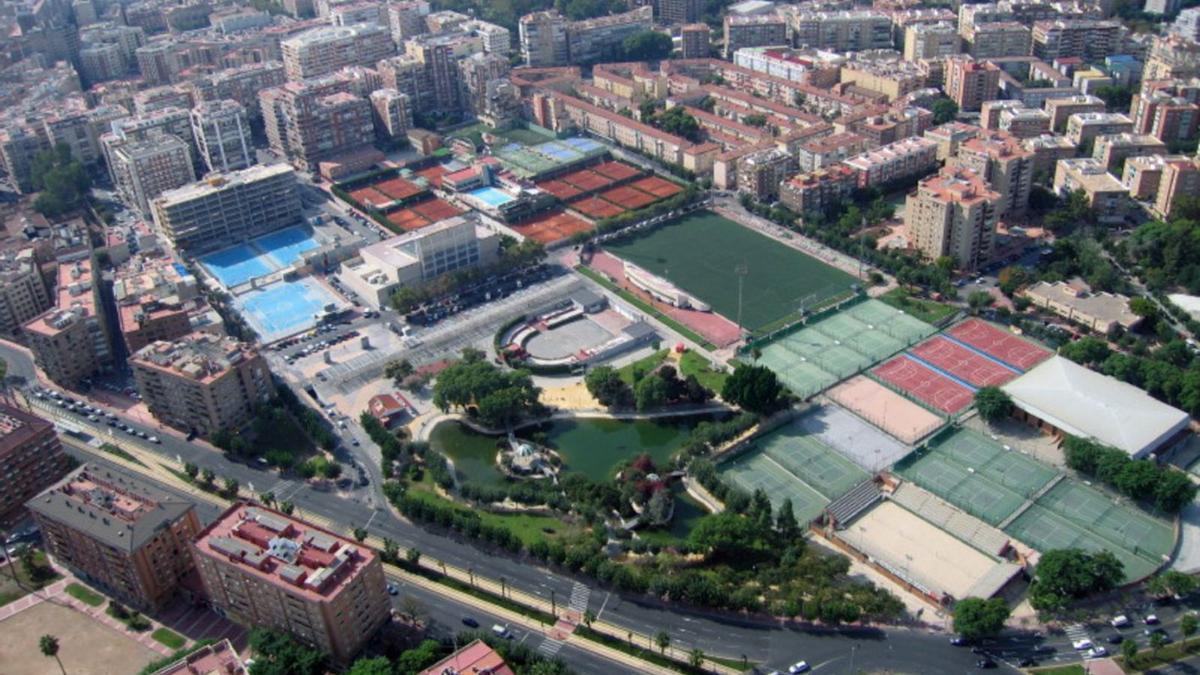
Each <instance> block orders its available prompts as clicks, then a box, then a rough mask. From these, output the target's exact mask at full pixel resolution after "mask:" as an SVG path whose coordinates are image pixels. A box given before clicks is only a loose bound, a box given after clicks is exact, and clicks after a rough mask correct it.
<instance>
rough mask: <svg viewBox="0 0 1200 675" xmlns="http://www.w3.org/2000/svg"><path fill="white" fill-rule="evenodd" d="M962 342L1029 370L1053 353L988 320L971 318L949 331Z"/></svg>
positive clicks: (1018, 367) (950, 334) (1019, 368)
mask: <svg viewBox="0 0 1200 675" xmlns="http://www.w3.org/2000/svg"><path fill="white" fill-rule="evenodd" d="M946 334H947V335H948V336H950V337H951V338H953V339H955V340H957V341H958V342H961V343H963V344H964V345H968V346H970V347H974V348H975V349H978V350H979V351H981V352H983V353H985V354H987V355H989V356H991V357H993V358H995V359H997V360H1000V361H1003V362H1004V363H1007V364H1008V365H1010V366H1012V367H1014V368H1016V369H1018V370H1021V371H1026V370H1029V369H1030V368H1032V367H1034V366H1036V365H1037V364H1038V363H1041V362H1042V361H1043V360H1045V359H1046V358H1047V357H1049V356H1050V352H1049V351H1047V350H1045V349H1043V348H1041V347H1039V346H1037V345H1035V344H1033V343H1032V342H1029V341H1028V340H1025V339H1022V338H1019V337H1017V336H1016V335H1013V334H1012V333H1009V332H1008V331H1005V330H1001V329H1000V328H997V327H996V326H993V325H992V324H990V323H988V322H986V321H984V320H983V319H967V320H966V321H963V322H962V323H960V324H958V325H956V326H954V327H952V328H951V329H950V330H948V331H946Z"/></svg>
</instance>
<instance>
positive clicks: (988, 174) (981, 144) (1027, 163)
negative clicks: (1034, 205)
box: [957, 132, 1033, 217]
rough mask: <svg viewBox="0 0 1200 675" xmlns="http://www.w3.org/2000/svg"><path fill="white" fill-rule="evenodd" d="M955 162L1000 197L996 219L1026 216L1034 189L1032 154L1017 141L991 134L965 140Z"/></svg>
mask: <svg viewBox="0 0 1200 675" xmlns="http://www.w3.org/2000/svg"><path fill="white" fill-rule="evenodd" d="M957 163H958V165H959V166H962V167H965V168H967V169H970V170H971V171H973V172H974V173H975V175H977V176H979V177H980V178H983V179H984V181H986V182H987V185H988V187H989V188H991V189H992V190H993V191H994V192H996V194H997V195H999V197H1000V199H999V201H997V203H996V216H997V217H1004V216H1008V217H1013V216H1019V215H1021V214H1023V213H1025V211H1026V209H1027V208H1028V207H1029V191H1030V189H1031V188H1032V187H1033V153H1032V152H1030V151H1029V150H1026V149H1025V147H1024V146H1023V145H1022V144H1021V139H1020V138H1018V137H1017V136H1014V135H1013V134H1009V133H1005V132H990V133H987V134H984V135H980V136H977V137H975V138H971V139H968V140H966V141H964V142H963V143H962V145H960V146H959V148H958V161H957Z"/></svg>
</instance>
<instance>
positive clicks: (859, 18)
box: [745, 9, 893, 52]
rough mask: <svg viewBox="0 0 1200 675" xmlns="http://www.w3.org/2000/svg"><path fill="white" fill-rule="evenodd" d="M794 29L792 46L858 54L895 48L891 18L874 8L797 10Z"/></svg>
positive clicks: (792, 20)
mask: <svg viewBox="0 0 1200 675" xmlns="http://www.w3.org/2000/svg"><path fill="white" fill-rule="evenodd" d="M791 26H792V37H793V39H792V43H793V44H795V45H797V46H799V47H811V48H813V49H827V50H830V51H836V52H859V51H866V50H871V49H891V48H892V46H893V45H892V20H891V17H889V16H888V15H887V14H884V13H883V12H879V11H875V10H871V9H853V10H836V11H820V12H811V11H797V12H793V13H792V14H791ZM745 46H750V45H745Z"/></svg>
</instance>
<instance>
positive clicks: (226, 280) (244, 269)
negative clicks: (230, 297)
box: [200, 244, 280, 288]
mask: <svg viewBox="0 0 1200 675" xmlns="http://www.w3.org/2000/svg"><path fill="white" fill-rule="evenodd" d="M200 264H201V265H204V268H205V269H207V270H208V271H209V272H210V273H211V274H212V275H213V276H215V277H216V278H217V279H218V280H219V281H220V282H221V284H222V285H224V286H225V287H226V288H232V287H234V286H239V285H241V284H244V283H246V282H247V281H249V280H251V279H253V278H254V277H261V276H263V275H264V274H270V273H271V272H274V271H276V270H278V269H279V268H280V266H279V265H277V264H275V262H274V261H273V260H270V259H269V258H266V257H265V256H262V255H261V254H259V252H258V251H256V250H255V249H254V248H253V247H251V246H250V245H249V244H238V245H237V246H233V247H231V248H227V249H225V250H223V251H217V252H216V253H209V254H208V255H206V256H203V257H202V258H200Z"/></svg>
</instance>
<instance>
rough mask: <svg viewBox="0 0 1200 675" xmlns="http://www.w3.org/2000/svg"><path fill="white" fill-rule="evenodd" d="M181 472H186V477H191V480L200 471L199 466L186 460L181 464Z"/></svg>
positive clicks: (194, 478)
mask: <svg viewBox="0 0 1200 675" xmlns="http://www.w3.org/2000/svg"><path fill="white" fill-rule="evenodd" d="M183 472H184V473H185V474H187V477H188V478H191V479H192V480H196V476H197V475H198V474H199V473H200V467H198V466H196V465H195V464H192V463H191V462H188V463H186V464H184V465H183Z"/></svg>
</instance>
